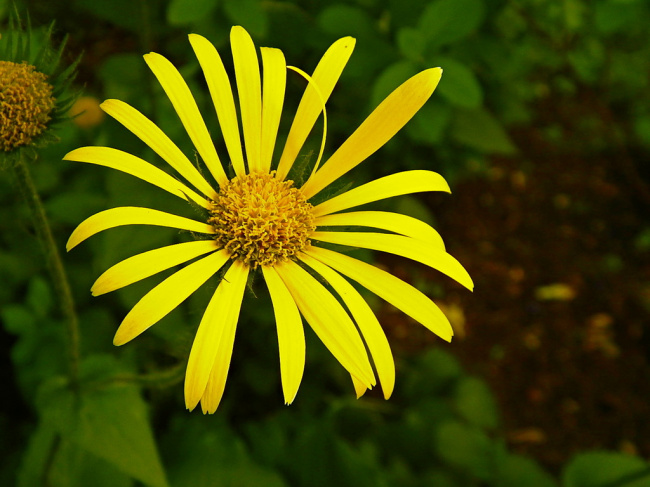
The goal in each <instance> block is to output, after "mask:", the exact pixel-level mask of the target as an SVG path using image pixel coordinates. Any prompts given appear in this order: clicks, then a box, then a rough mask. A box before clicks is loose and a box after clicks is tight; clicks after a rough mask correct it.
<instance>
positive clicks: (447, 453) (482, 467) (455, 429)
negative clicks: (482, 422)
mask: <svg viewBox="0 0 650 487" xmlns="http://www.w3.org/2000/svg"><path fill="white" fill-rule="evenodd" d="M434 445H435V448H436V451H437V452H438V455H440V457H441V458H442V459H443V460H444V461H445V462H447V463H448V464H449V465H452V466H454V467H456V468H461V469H464V470H467V471H468V472H469V473H470V474H471V475H473V476H475V477H478V478H479V479H482V480H489V479H490V478H492V476H493V470H494V458H495V456H496V448H495V445H494V444H493V443H492V441H491V440H490V439H489V438H488V437H487V435H486V434H485V433H484V432H483V431H481V430H480V429H478V428H476V427H474V426H471V425H466V424H463V423H460V422H458V421H447V422H445V423H443V424H442V425H441V426H440V427H439V428H438V431H437V432H436V435H435V438H434Z"/></svg>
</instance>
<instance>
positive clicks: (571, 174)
mask: <svg viewBox="0 0 650 487" xmlns="http://www.w3.org/2000/svg"><path fill="white" fill-rule="evenodd" d="M553 107H554V110H557V111H555V112H552V113H551V112H549V113H546V112H545V111H544V109H543V108H542V109H540V116H539V121H538V123H537V124H535V127H534V128H526V129H524V130H521V131H519V132H517V133H514V134H513V138H514V139H515V142H516V144H517V145H518V147H519V148H520V151H521V152H520V154H519V155H517V156H516V157H514V158H512V159H495V160H493V161H492V162H491V169H490V170H489V172H488V174H487V176H486V177H479V178H475V179H472V180H466V181H465V182H463V183H461V184H459V185H458V186H457V187H456V188H455V190H454V194H453V196H452V197H449V196H447V197H446V199H445V200H444V201H445V202H444V211H443V212H442V214H440V213H441V212H440V208H441V206H443V205H441V204H440V201H442V200H439V199H437V196H432V197H431V198H432V199H431V203H432V205H433V206H434V207H435V210H434V211H435V212H436V214H438V216H440V217H441V221H440V227H441V228H440V230H441V234H442V235H443V238H444V239H445V241H446V243H447V246H448V248H449V250H450V252H452V254H453V255H454V256H455V257H457V258H458V259H459V260H460V262H462V263H463V265H464V266H465V267H466V268H467V269H468V271H469V272H470V274H471V275H472V277H473V279H474V282H475V284H476V290H475V292H474V293H473V294H471V293H468V292H466V291H464V290H462V289H458V290H457V291H456V290H454V291H453V292H452V293H451V294H450V295H448V296H447V298H446V299H445V300H444V301H443V302H446V303H447V304H448V305H451V306H452V308H451V311H452V312H451V317H450V318H451V319H452V320H453V319H454V316H456V319H455V321H456V324H457V325H458V326H459V327H460V328H464V330H462V329H461V330H459V331H460V333H457V339H456V340H454V342H453V343H452V345H451V346H450V347H449V349H450V350H452V351H453V353H455V354H456V355H457V356H458V357H459V358H460V359H461V361H462V362H463V364H464V365H465V366H466V367H467V368H468V370H469V371H470V372H472V373H476V374H479V375H481V376H483V377H484V378H485V379H486V380H487V381H488V382H489V384H490V385H491V386H492V388H493V390H494V391H495V393H496V395H497V399H498V402H499V404H500V407H501V411H502V413H503V423H504V430H505V434H506V437H507V438H508V440H509V443H510V446H511V448H512V449H514V450H515V451H519V452H522V453H526V454H529V455H532V456H534V457H536V458H537V459H538V460H540V461H541V462H542V463H543V464H545V465H546V466H547V467H549V468H551V469H552V470H554V471H557V470H558V468H559V467H560V465H561V464H563V463H564V462H565V461H566V460H567V459H568V458H569V457H570V456H571V455H572V453H574V452H576V451H579V450H584V449H598V448H607V449H615V450H623V451H629V452H638V453H639V454H641V455H643V456H645V457H647V456H648V455H650V421H648V418H650V405H649V399H650V380H648V377H650V363H649V357H650V328H649V326H648V310H649V309H650V280H649V277H650V265H649V264H650V259H649V256H650V254H649V252H648V247H649V246H650V245H649V244H648V243H646V244H645V246H644V245H643V241H642V239H640V235H641V233H642V231H643V230H644V229H645V230H646V231H647V230H648V229H650V222H649V221H648V218H647V215H648V212H647V210H648V207H649V206H648V203H649V200H648V198H647V188H646V186H645V183H644V182H643V179H642V178H641V177H640V176H639V175H638V174H637V173H636V169H635V168H636V167H637V165H639V166H640V164H639V162H640V161H637V163H636V164H637V165H635V161H634V160H633V158H632V156H631V155H630V154H629V151H628V149H627V148H626V147H625V143H624V142H621V139H618V138H617V137H616V136H615V135H612V134H613V133H614V132H616V130H615V129H616V121H615V120H614V119H615V117H613V116H612V112H611V111H609V110H608V109H606V108H603V106H602V104H600V102H598V101H595V97H591V96H588V95H585V96H583V97H579V98H576V99H574V100H558V101H557V103H553ZM558 107H559V108H558ZM585 121H587V123H585ZM551 126H553V127H554V129H553V130H554V131H555V133H558V129H559V133H561V134H562V138H561V139H560V140H559V141H558V142H557V143H551V142H550V141H549V136H548V132H547V130H546V129H547V128H549V127H551ZM618 128H621V127H620V125H619V126H618ZM437 279H439V276H438V277H437ZM446 288H447V289H448V288H449V286H446ZM463 323H464V326H463ZM463 335H464V336H463ZM419 339H421V337H419ZM419 343H420V344H421V345H424V346H428V345H427V344H423V343H422V341H420V342H419ZM411 345H413V344H411Z"/></svg>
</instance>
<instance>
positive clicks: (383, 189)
mask: <svg viewBox="0 0 650 487" xmlns="http://www.w3.org/2000/svg"><path fill="white" fill-rule="evenodd" d="M424 191H444V192H446V193H449V192H450V191H449V185H448V184H447V182H446V181H445V179H444V178H443V177H442V176H441V175H440V174H438V173H435V172H433V171H424V170H415V171H403V172H398V173H395V174H391V175H389V176H384V177H383V178H379V179H375V180H374V181H370V182H369V183H366V184H362V185H361V186H357V187H356V188H353V189H351V190H349V191H346V192H345V193H342V194H340V195H338V196H334V197H333V198H330V199H328V200H325V201H323V202H322V203H321V204H320V205H317V206H315V207H314V215H315V216H321V215H328V214H330V213H334V212H337V211H341V210H347V209H348V208H352V207H354V206H359V205H365V204H366V203H372V202H373V201H379V200H382V199H385V198H392V197H393V196H401V195H403V194H411V193H421V192H424ZM303 193H304V191H303Z"/></svg>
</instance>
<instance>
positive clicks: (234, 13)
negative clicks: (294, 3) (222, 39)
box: [224, 0, 269, 37]
mask: <svg viewBox="0 0 650 487" xmlns="http://www.w3.org/2000/svg"><path fill="white" fill-rule="evenodd" d="M224 10H225V12H226V15H227V16H228V19H229V20H230V21H231V22H232V24H233V25H241V26H243V27H244V28H245V29H246V30H247V31H248V32H250V34H251V35H252V36H253V37H265V36H266V32H267V30H268V27H269V19H268V16H267V14H266V10H264V8H263V7H262V2H260V0H225V2H224Z"/></svg>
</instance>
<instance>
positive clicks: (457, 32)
mask: <svg viewBox="0 0 650 487" xmlns="http://www.w3.org/2000/svg"><path fill="white" fill-rule="evenodd" d="M484 14H485V8H484V6H483V2H482V0H434V1H433V2H431V3H429V5H428V6H427V8H425V9H424V12H422V15H421V17H420V21H419V23H418V27H419V29H420V31H421V32H422V34H423V35H424V36H426V38H427V39H428V40H429V44H430V45H433V46H441V45H444V44H450V43H452V42H456V41H458V40H460V39H463V38H464V37H467V36H468V35H469V34H471V33H472V32H474V31H475V30H476V29H477V28H478V27H479V25H480V24H481V22H482V21H483V17H484Z"/></svg>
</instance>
